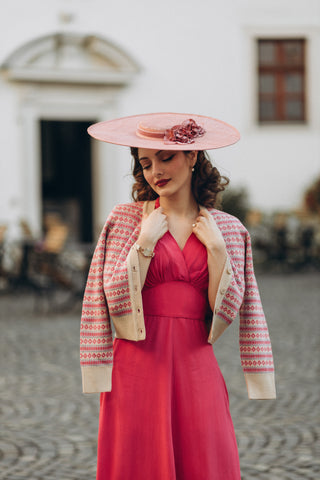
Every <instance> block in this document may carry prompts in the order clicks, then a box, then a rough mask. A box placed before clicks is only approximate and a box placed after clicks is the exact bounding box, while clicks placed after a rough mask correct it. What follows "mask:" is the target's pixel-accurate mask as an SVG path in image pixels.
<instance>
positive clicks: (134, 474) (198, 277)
mask: <svg viewBox="0 0 320 480" xmlns="http://www.w3.org/2000/svg"><path fill="white" fill-rule="evenodd" d="M207 289H208V270H207V252H206V249H205V247H204V246H203V245H202V243H201V242H200V241H199V240H198V239H197V238H196V236H195V235H194V234H191V235H190V237H189V239H188V241H187V243H186V245H185V247H184V248H183V250H181V249H180V248H179V246H178V244H177V242H176V241H175V239H174V238H173V237H172V235H171V234H170V233H169V232H167V233H166V234H165V235H164V236H163V237H162V238H161V239H160V240H159V241H158V243H157V245H156V248H155V256H154V258H153V259H152V260H151V263H150V267H149V270H148V275H147V279H146V282H145V286H144V288H143V291H142V294H143V308H144V318H145V325H146V340H144V341H139V342H134V341H129V340H122V339H115V341H114V366H113V377H112V392H107V393H102V394H101V398H100V419H99V436H98V468H97V480H176V479H178V480H195V479H196V480H240V467H239V457H238V449H237V443H236V438H235V434H234V429H233V424H232V419H231V417H230V412H229V400H228V393H227V390H226V386H225V382H224V379H223V377H222V374H221V372H220V369H219V366H218V364H217V361H216V358H215V356H214V352H213V348H212V345H210V344H209V343H208V341H207V337H208V331H207V327H206V324H205V321H204V320H205V315H206V312H207V310H208V298H207Z"/></svg>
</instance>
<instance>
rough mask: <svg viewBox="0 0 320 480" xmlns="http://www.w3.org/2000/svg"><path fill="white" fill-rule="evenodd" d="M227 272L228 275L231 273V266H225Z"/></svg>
mask: <svg viewBox="0 0 320 480" xmlns="http://www.w3.org/2000/svg"><path fill="white" fill-rule="evenodd" d="M227 273H228V275H231V273H232V268H231V267H228V268H227Z"/></svg>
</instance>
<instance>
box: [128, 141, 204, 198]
mask: <svg viewBox="0 0 320 480" xmlns="http://www.w3.org/2000/svg"><path fill="white" fill-rule="evenodd" d="M138 156H139V162H140V164H141V167H142V170H143V175H144V178H145V179H146V181H147V182H148V184H149V185H150V187H151V188H152V189H153V190H154V191H155V192H156V193H157V194H158V195H159V196H160V197H161V196H165V197H169V196H171V195H174V194H176V193H178V192H179V193H181V192H183V191H186V192H187V193H189V192H190V190H191V178H192V167H193V166H194V164H195V163H196V160H197V152H194V151H192V152H190V153H184V152H183V151H172V150H153V149H149V148H139V150H138Z"/></svg>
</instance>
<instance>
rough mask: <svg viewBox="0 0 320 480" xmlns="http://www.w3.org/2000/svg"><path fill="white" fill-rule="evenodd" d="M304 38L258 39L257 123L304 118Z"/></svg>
mask: <svg viewBox="0 0 320 480" xmlns="http://www.w3.org/2000/svg"><path fill="white" fill-rule="evenodd" d="M305 43H306V42H305V40H304V39H281V40H279V39H270V38H268V39H259V40H258V77H259V82H258V84H259V99H258V100H259V101H258V105H259V112H258V119H259V123H268V122H285V123H301V122H305V120H306V112H305V110H306V109H305V103H306V102H305V98H306V79H305V70H306V68H305V57H306V54H305V49H306V45H305Z"/></svg>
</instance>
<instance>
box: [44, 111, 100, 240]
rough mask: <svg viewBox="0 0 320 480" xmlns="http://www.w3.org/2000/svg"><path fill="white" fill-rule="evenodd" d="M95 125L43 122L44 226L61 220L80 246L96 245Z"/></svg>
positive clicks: (76, 122) (75, 122)
mask: <svg viewBox="0 0 320 480" xmlns="http://www.w3.org/2000/svg"><path fill="white" fill-rule="evenodd" d="M92 123H94V121H93V120H92V121H56V120H41V121H40V124H41V158H42V202H43V203H42V204H43V224H44V226H45V225H46V221H47V219H48V217H49V216H50V215H51V216H52V215H56V216H58V217H59V218H60V219H61V220H62V221H63V222H64V223H65V224H67V226H68V229H69V238H70V239H71V240H73V241H76V242H92V240H93V218H92V185H91V180H92V171H91V170H92V169H91V148H90V147H91V145H90V137H89V135H88V134H87V132H86V130H87V128H88V126H89V125H91V124H92Z"/></svg>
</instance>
